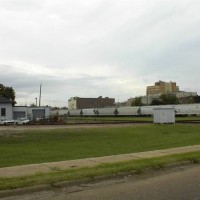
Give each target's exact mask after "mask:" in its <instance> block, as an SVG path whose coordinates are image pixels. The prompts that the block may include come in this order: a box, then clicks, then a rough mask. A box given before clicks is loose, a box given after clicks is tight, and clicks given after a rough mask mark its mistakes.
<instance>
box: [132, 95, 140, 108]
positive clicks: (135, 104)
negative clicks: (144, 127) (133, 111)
mask: <svg viewBox="0 0 200 200" xmlns="http://www.w3.org/2000/svg"><path fill="white" fill-rule="evenodd" d="M142 105H143V104H142V97H135V99H134V100H133V102H132V103H131V106H142Z"/></svg>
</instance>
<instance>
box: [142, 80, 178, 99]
mask: <svg viewBox="0 0 200 200" xmlns="http://www.w3.org/2000/svg"><path fill="white" fill-rule="evenodd" d="M178 91H179V87H178V86H177V85H176V82H172V81H170V82H164V81H159V82H156V83H155V85H153V86H147V91H146V95H147V96H153V95H159V94H171V93H176V92H178Z"/></svg>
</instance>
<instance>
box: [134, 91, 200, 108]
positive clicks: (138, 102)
mask: <svg viewBox="0 0 200 200" xmlns="http://www.w3.org/2000/svg"><path fill="white" fill-rule="evenodd" d="M184 103H200V96H195V97H187V98H182V99H178V98H177V97H176V96H175V95H173V94H161V95H160V97H159V98H158V99H153V100H152V102H151V104H150V105H173V104H184ZM142 105H144V104H143V103H142V97H136V98H135V99H134V100H133V101H132V103H131V106H142Z"/></svg>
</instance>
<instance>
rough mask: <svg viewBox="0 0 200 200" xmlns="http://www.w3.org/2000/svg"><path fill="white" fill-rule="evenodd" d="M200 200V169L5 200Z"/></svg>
mask: <svg viewBox="0 0 200 200" xmlns="http://www.w3.org/2000/svg"><path fill="white" fill-rule="evenodd" d="M14 199H15V200H16V199H17V200H19V199H20V200H40V199H42V200H51V199H52V200H69V199H70V200H123V199H125V200H200V166H193V167H189V168H184V169H181V170H180V169H179V170H175V171H170V172H168V171H164V172H162V173H159V174H151V175H143V176H141V175H139V176H128V177H125V178H121V179H113V180H106V181H101V182H98V183H90V184H85V185H81V186H71V187H67V188H61V189H55V190H54V191H42V192H37V193H33V194H27V195H22V196H12V197H6V198H2V200H14Z"/></svg>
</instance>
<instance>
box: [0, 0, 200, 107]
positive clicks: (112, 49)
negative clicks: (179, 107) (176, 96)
mask: <svg viewBox="0 0 200 200" xmlns="http://www.w3.org/2000/svg"><path fill="white" fill-rule="evenodd" d="M199 10H200V0H84V1H83V0H0V83H1V84H3V85H5V86H8V87H13V89H14V90H15V93H16V101H17V105H19V106H20V105H30V104H32V103H36V99H35V98H37V99H39V88H40V84H41V83H42V98H41V105H49V106H60V107H62V106H67V102H68V99H69V98H70V97H75V96H78V97H99V96H102V97H110V98H115V101H116V102H118V101H120V102H122V101H125V100H127V99H128V98H130V97H135V96H141V95H145V93H146V86H147V85H154V83H155V82H156V81H159V80H162V81H166V82H169V81H175V82H176V83H177V85H178V86H179V88H180V90H185V91H190V92H197V93H198V94H200V84H199V76H200V55H199V52H200V14H199Z"/></svg>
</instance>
